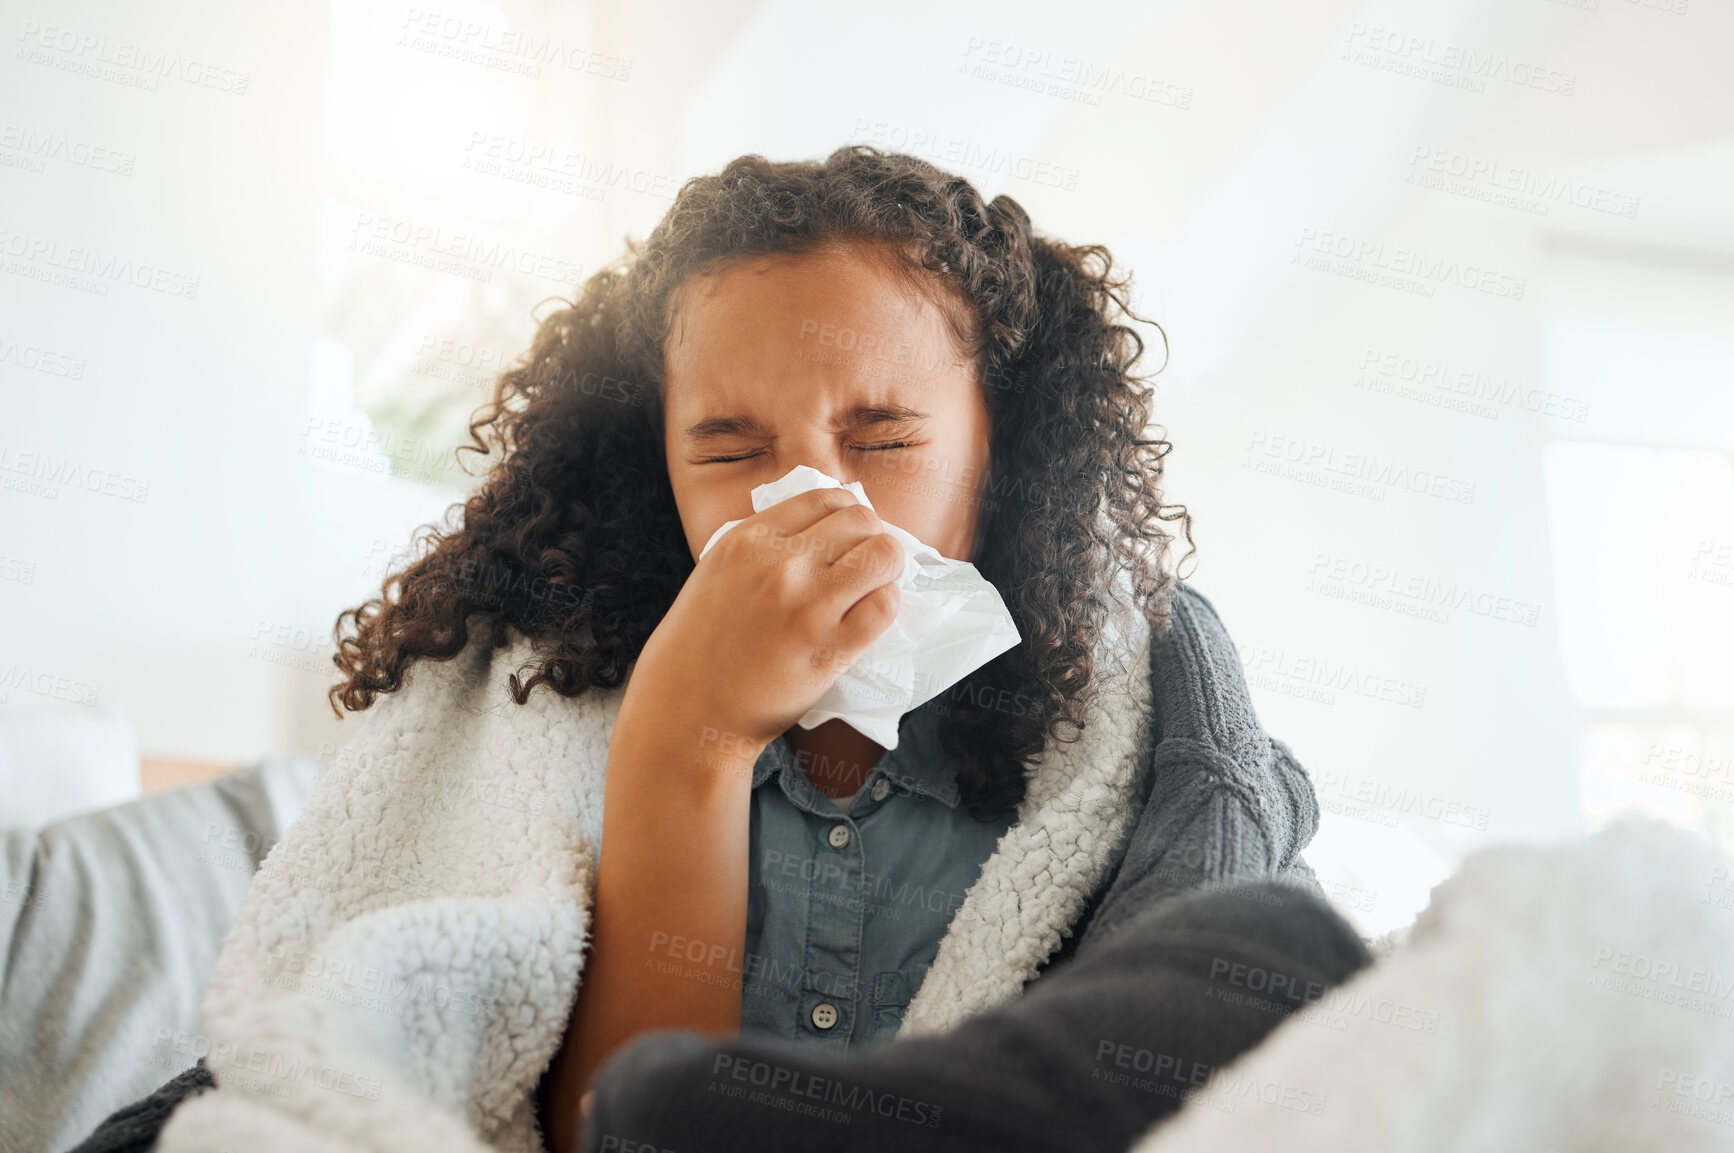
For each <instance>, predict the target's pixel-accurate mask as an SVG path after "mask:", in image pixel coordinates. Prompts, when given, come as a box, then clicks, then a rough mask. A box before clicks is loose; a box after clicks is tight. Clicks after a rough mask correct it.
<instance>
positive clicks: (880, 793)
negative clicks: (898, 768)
mask: <svg viewBox="0 0 1734 1153" xmlns="http://www.w3.org/2000/svg"><path fill="white" fill-rule="evenodd" d="M890 791H891V782H890V781H888V780H886V779H885V778H884V777H880V778H879V779H878V780H877V781H874V782H873V799H874V800H875V801H883V800H884V799H885V794H886V793H889V792H890Z"/></svg>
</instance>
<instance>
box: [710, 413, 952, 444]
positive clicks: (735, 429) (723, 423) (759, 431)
mask: <svg viewBox="0 0 1734 1153" xmlns="http://www.w3.org/2000/svg"><path fill="white" fill-rule="evenodd" d="M932 415H933V414H932V413H929V412H920V411H918V410H916V409H913V408H910V407H908V406H907V405H902V404H861V405H856V406H855V407H854V408H852V409H850V410H849V415H848V416H847V417H846V418H844V421H843V426H844V427H845V428H850V429H856V428H871V427H872V426H874V425H879V424H908V423H910V422H911V421H916V420H927V419H930V418H931V417H932ZM770 435H771V431H770V429H768V428H766V427H765V426H764V425H762V424H760V423H759V422H758V421H756V420H754V419H753V418H752V417H750V416H713V417H711V418H710V419H709V420H701V421H699V422H698V423H697V424H695V425H693V426H692V427H690V428H688V429H687V430H686V439H688V440H690V441H697V442H704V441H712V440H723V439H725V438H727V437H744V438H746V439H748V440H752V439H755V438H758V439H764V438H769V437H770Z"/></svg>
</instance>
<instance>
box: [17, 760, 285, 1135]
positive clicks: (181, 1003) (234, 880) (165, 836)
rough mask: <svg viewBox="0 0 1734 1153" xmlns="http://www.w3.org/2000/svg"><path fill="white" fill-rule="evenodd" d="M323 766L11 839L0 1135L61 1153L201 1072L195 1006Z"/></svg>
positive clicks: (118, 809) (198, 789) (209, 786)
mask: <svg viewBox="0 0 1734 1153" xmlns="http://www.w3.org/2000/svg"><path fill="white" fill-rule="evenodd" d="M317 776H318V762H317V761H316V760H315V759H314V758H312V757H291V756H279V757H271V758H267V759H266V760H264V761H261V762H259V763H258V764H256V765H252V766H250V767H248V768H245V769H242V770H240V771H238V772H235V773H231V774H229V775H228V776H225V777H220V778H217V779H215V780H211V781H205V782H202V783H200V784H196V785H189V786H186V787H184V788H179V789H173V790H170V791H168V792H164V793H158V794H156V795H154V796H149V797H145V798H143V799H142V800H137V801H132V802H129V803H127V804H124V805H117V806H115V807H113V808H108V809H101V810H98V811H96V812H90V813H83V814H80V815H78V816H74V817H67V818H64V819H62V820H60V821H56V822H54V823H52V824H49V825H46V826H44V827H42V828H40V829H34V830H28V829H15V830H8V831H3V832H0V1127H3V1128H4V1130H5V1133H6V1139H7V1144H6V1147H7V1149H8V1150H17V1151H19V1153H35V1151H43V1153H60V1151H62V1150H66V1149H70V1148H71V1147H72V1146H74V1145H76V1144H78V1143H79V1141H81V1140H83V1139H84V1137H85V1136H86V1135H87V1134H89V1132H90V1131H91V1130H92V1129H94V1128H96V1126H97V1125H98V1124H99V1123H100V1122H101V1121H102V1120H103V1118H105V1117H107V1116H108V1115H109V1114H110V1113H112V1112H114V1111H115V1110H116V1109H118V1108H120V1107H121V1106H123V1105H127V1104H130V1103H132V1102H133V1101H136V1100H138V1099H139V1098H140V1097H143V1096H145V1095H146V1094H148V1093H150V1092H151V1091H153V1090H154V1089H156V1088H157V1087H158V1086H160V1085H162V1084H163V1083H164V1082H165V1081H167V1080H169V1079H170V1078H171V1077H173V1076H175V1075H176V1074H177V1073H180V1072H181V1071H182V1070H184V1069H186V1068H188V1067H189V1066H191V1065H192V1064H194V1063H195V1062H196V1061H197V1060H198V1059H199V1057H201V1056H202V1055H203V1054H204V1052H205V1049H206V1043H205V1042H204V1040H203V1038H201V1037H200V1036H199V1035H198V1023H199V1002H200V999H201V998H202V996H203V994H204V989H205V982H206V981H207V980H208V978H209V976H210V971H211V966H212V964H213V963H214V962H215V961H216V958H217V953H218V950H219V949H220V948H221V946H222V943H223V937H224V935H225V934H226V933H227V932H228V931H229V926H230V924H231V923H232V922H233V921H234V918H235V913H236V911H237V910H238V909H239V908H240V903H241V897H242V896H243V894H245V893H246V891H247V886H248V884H250V883H251V882H252V879H253V872H254V870H255V869H257V868H258V866H259V863H260V862H261V861H262V860H264V858H265V855H266V854H267V853H269V852H270V851H271V848H272V846H273V845H275V844H276V843H277V841H278V840H279V839H280V838H281V837H282V835H283V832H284V830H285V829H287V828H288V827H289V825H290V823H291V822H292V821H294V820H295V818H297V817H299V816H300V815H301V810H302V809H303V807H304V806H305V805H306V803H307V798H308V796H309V795H310V794H311V792H312V790H313V785H314V782H315V780H316V779H317Z"/></svg>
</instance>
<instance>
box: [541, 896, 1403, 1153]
mask: <svg viewBox="0 0 1734 1153" xmlns="http://www.w3.org/2000/svg"><path fill="white" fill-rule="evenodd" d="M1370 962H1371V957H1370V956H1369V954H1368V952H1367V950H1366V947H1365V946H1364V945H1363V944H1362V941H1361V939H1360V937H1359V936H1357V935H1356V933H1355V932H1354V930H1353V929H1352V928H1351V927H1350V926H1349V925H1348V923H1347V922H1346V921H1344V920H1343V919H1342V917H1340V916H1339V915H1338V914H1337V913H1336V912H1335V911H1334V910H1333V909H1332V908H1331V907H1330V906H1329V905H1328V904H1326V903H1325V902H1324V901H1323V900H1321V899H1319V898H1318V897H1316V896H1314V895H1312V894H1311V893H1309V892H1306V891H1305V890H1302V889H1300V888H1298V887H1295V886H1293V885H1289V884H1286V883H1283V882H1278V881H1249V882H1241V883H1237V884H1233V885H1225V886H1220V887H1215V888H1208V889H1201V890H1196V891H1193V892H1191V893H1188V894H1185V895H1182V896H1177V897H1172V898H1169V899H1166V900H1162V901H1160V902H1158V903H1156V904H1154V905H1152V906H1150V907H1149V908H1147V909H1144V910H1141V911H1140V912H1138V913H1137V914H1135V915H1133V916H1131V917H1129V918H1127V919H1126V920H1125V921H1124V922H1123V923H1121V924H1120V925H1119V927H1118V928H1117V929H1116V930H1114V931H1113V932H1112V933H1111V934H1110V935H1108V936H1106V937H1103V938H1100V939H1096V940H1092V941H1089V942H1088V943H1087V944H1084V945H1080V947H1079V948H1078V951H1077V952H1076V953H1075V954H1074V955H1073V956H1072V957H1070V958H1068V959H1066V960H1064V961H1062V962H1060V963H1058V964H1056V965H1054V966H1052V967H1051V968H1049V969H1047V970H1046V971H1044V972H1042V973H1040V974H1039V975H1038V976H1037V977H1036V978H1035V979H1034V980H1033V981H1031V982H1030V983H1029V984H1028V985H1027V986H1026V987H1025V988H1024V990H1023V991H1022V992H1021V993H1020V994H1019V996H1018V997H1016V998H1015V999H1014V1000H1012V1001H1011V1002H1009V1003H1007V1004H1005V1005H1002V1006H1000V1007H999V1008H997V1009H994V1010H992V1011H989V1012H986V1013H981V1014H978V1015H976V1016H975V1017H972V1018H970V1019H968V1020H966V1021H964V1022H963V1023H962V1024H960V1025H959V1026H957V1027H956V1028H955V1029H953V1030H952V1031H951V1032H949V1033H946V1034H944V1035H940V1036H927V1037H911V1038H908V1039H906V1040H899V1041H892V1042H889V1043H884V1044H879V1045H874V1046H869V1047H867V1048H864V1049H857V1050H852V1051H846V1052H841V1053H839V1052H834V1051H832V1050H829V1049H820V1048H819V1047H818V1046H814V1045H810V1044H808V1043H806V1042H803V1041H799V1040H795V1039H791V1038H783V1037H766V1036H763V1035H757V1036H744V1037H738V1038H735V1039H731V1040H729V1041H727V1042H716V1041H712V1040H707V1039H706V1038H705V1037H704V1036H703V1035H701V1034H699V1033H697V1032H694V1031H691V1030H676V1029H663V1030H656V1031H654V1032H651V1033H646V1034H644V1035H642V1036H640V1037H637V1038H635V1039H634V1040H633V1041H632V1042H631V1043H630V1044H628V1045H626V1046H625V1047H623V1048H622V1049H621V1050H620V1051H619V1052H617V1053H616V1054H615V1055H614V1056H613V1057H611V1058H610V1059H609V1061H608V1063H607V1064H606V1065H605V1066H604V1067H603V1069H602V1070H601V1071H600V1073H599V1074H598V1076H597V1077H596V1079H595V1080H594V1081H593V1082H592V1088H594V1090H595V1093H596V1096H595V1100H594V1104H593V1108H592V1110H591V1114H590V1120H589V1123H588V1124H587V1125H586V1127H585V1129H584V1132H583V1134H582V1136H581V1137H580V1140H579V1149H580V1150H582V1153H626V1151H628V1150H640V1151H643V1153H653V1151H654V1153H660V1151H662V1150H673V1151H676V1153H734V1151H737V1150H738V1151H740V1153H759V1151H761V1150H765V1149H776V1150H780V1151H786V1153H798V1151H802V1150H812V1151H814V1153H819V1151H821V1150H823V1151H825V1153H833V1151H835V1153H844V1151H849V1150H907V1151H911V1153H918V1151H923V1150H932V1151H936V1153H937V1151H939V1150H944V1151H946V1153H972V1151H976V1150H980V1151H982V1153H1007V1151H1023V1150H1030V1151H1034V1150H1066V1151H1068V1153H1094V1151H1100V1153H1124V1151H1125V1150H1126V1149H1127V1147H1128V1146H1129V1145H1130V1144H1131V1143H1132V1141H1133V1140H1134V1139H1135V1138H1137V1137H1138V1136H1139V1135H1140V1134H1142V1133H1143V1132H1144V1131H1145V1130H1147V1129H1148V1128H1150V1126H1151V1125H1152V1124H1154V1123H1155V1122H1156V1121H1158V1120H1160V1119H1162V1118H1164V1117H1166V1116H1168V1115H1170V1114H1172V1113H1173V1112H1174V1111H1175V1110H1177V1109H1178V1108H1179V1107H1180V1105H1181V1103H1182V1101H1183V1099H1184V1098H1185V1096H1186V1094H1187V1093H1189V1092H1190V1091H1192V1090H1194V1089H1196V1088H1197V1087H1199V1086H1200V1085H1202V1084H1204V1082H1205V1080H1206V1078H1208V1077H1209V1075H1210V1073H1211V1072H1212V1071H1213V1070H1215V1069H1217V1068H1219V1067H1221V1066H1224V1065H1228V1064H1229V1063H1231V1062H1233V1061H1234V1059H1235V1058H1236V1057H1238V1056H1239V1055H1241V1054H1242V1053H1245V1052H1246V1051H1247V1050H1249V1049H1252V1048H1254V1047H1255V1046H1256V1045H1257V1044H1258V1043H1259V1041H1261V1040H1262V1039H1263V1038H1264V1036H1265V1035H1266V1034H1267V1033H1269V1032H1270V1031H1271V1030H1272V1029H1273V1028H1275V1027H1276V1026H1277V1025H1279V1024H1280V1023H1282V1021H1283V1020H1284V1019H1285V1018H1286V1017H1287V1015H1288V1014H1289V1013H1290V1012H1291V1011H1292V1010H1293V1009H1295V1008H1298V1007H1300V1006H1302V1005H1304V1004H1305V1003H1306V1002H1308V1001H1310V1000H1313V999H1316V998H1317V997H1319V996H1320V995H1322V993H1323V992H1324V991H1325V990H1326V989H1327V988H1330V987H1331V986H1334V985H1337V984H1340V983H1341V982H1343V981H1345V980H1347V979H1348V978H1349V977H1350V976H1352V975H1353V974H1354V973H1355V972H1357V971H1358V970H1360V969H1361V968H1363V967H1364V966H1366V965H1367V964H1369V963H1370ZM1291 1088H1292V1089H1293V1094H1294V1099H1295V1100H1296V1102H1297V1107H1304V1106H1305V1105H1306V1103H1307V1102H1306V1100H1305V1089H1304V1087H1291ZM1321 1103H1322V1102H1321ZM553 1153H569V1151H565V1150H554V1151H553Z"/></svg>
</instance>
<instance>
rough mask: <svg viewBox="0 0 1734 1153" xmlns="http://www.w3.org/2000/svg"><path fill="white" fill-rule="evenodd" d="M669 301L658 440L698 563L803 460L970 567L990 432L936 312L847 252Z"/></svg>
mask: <svg viewBox="0 0 1734 1153" xmlns="http://www.w3.org/2000/svg"><path fill="white" fill-rule="evenodd" d="M677 295H678V299H679V301H680V303H679V306H678V308H677V310H676V312H675V318H674V321H673V324H672V325H671V328H670V332H669V335H668V341H667V346H666V348H665V350H664V374H663V377H664V381H665V386H664V389H663V395H664V400H663V442H664V450H665V452H666V454H667V458H668V475H669V480H670V481H671V482H672V483H673V486H674V499H675V503H676V505H677V506H678V507H679V509H680V520H681V525H682V527H683V528H684V529H685V530H686V539H687V544H688V545H689V546H690V547H691V549H692V556H693V559H694V560H695V561H696V560H697V559H698V554H699V552H700V550H701V549H703V548H704V546H705V543H706V542H707V541H709V540H710V538H711V534H712V533H714V532H716V530H717V529H719V528H721V527H722V525H723V523H724V522H726V521H730V520H738V519H741V518H744V517H749V516H752V515H753V511H754V510H753V501H752V490H753V489H754V488H755V487H756V486H758V485H761V484H765V483H767V482H769V481H773V480H776V479H778V478H779V477H781V476H782V475H783V474H785V473H787V472H788V471H789V470H790V469H792V468H794V467H795V466H796V465H801V464H804V465H808V466H809V467H812V468H816V469H818V470H819V471H820V472H822V473H825V474H827V475H829V476H833V477H835V478H837V479H838V480H840V481H842V482H843V483H844V484H848V483H849V482H851V481H857V480H858V481H860V482H861V486H862V488H863V489H865V490H866V492H867V499H869V500H870V501H872V502H873V507H874V509H875V510H877V512H878V513H879V517H880V519H881V520H883V521H885V522H887V523H889V524H894V525H896V526H898V527H899V528H902V529H905V530H907V531H908V532H910V533H913V534H914V535H915V536H916V537H917V538H919V539H920V540H921V541H923V542H925V543H926V544H929V545H932V546H933V547H934V548H937V549H938V550H939V551H940V552H941V553H943V554H944V555H946V556H948V557H951V558H953V559H955V560H970V559H972V558H971V556H970V552H971V549H972V545H973V542H974V539H975V530H976V521H977V513H978V510H979V508H980V504H981V494H982V492H983V491H984V489H985V486H986V474H987V467H988V440H989V438H988V433H989V428H990V424H989V417H988V411H987V402H986V400H985V399H984V397H983V390H982V387H981V384H980V381H979V380H978V379H977V377H978V374H977V372H976V371H975V367H974V365H973V364H970V363H969V362H968V361H967V359H966V358H965V357H964V356H962V355H961V354H960V353H959V351H958V349H957V348H956V347H955V341H954V339H953V337H952V335H951V332H950V330H949V328H948V326H947V323H946V319H945V316H944V314H943V313H942V312H941V311H940V308H939V306H938V305H936V304H933V303H932V302H930V301H928V300H927V299H925V298H924V297H922V296H920V295H919V294H916V293H914V292H913V291H912V290H909V289H907V288H906V287H904V286H903V284H902V283H901V282H900V281H898V280H896V279H895V278H894V276H893V274H892V273H891V272H890V271H889V270H887V269H885V268H883V267H881V266H880V265H879V263H878V262H877V260H875V259H872V258H869V257H867V256H864V255H863V254H862V253H861V252H860V251H859V250H855V249H851V250H849V251H847V252H829V251H828V252H822V253H810V254H801V255H797V256H790V255H786V254H778V255H773V256H770V257H758V258H752V259H748V260H742V261H737V262H733V263H731V264H730V265H728V266H727V267H725V268H724V269H723V270H722V271H721V272H719V273H717V274H716V275H712V276H702V277H694V278H693V279H692V280H690V281H688V282H687V283H686V284H684V285H682V286H681V289H680V292H679V293H678V294H677Z"/></svg>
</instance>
